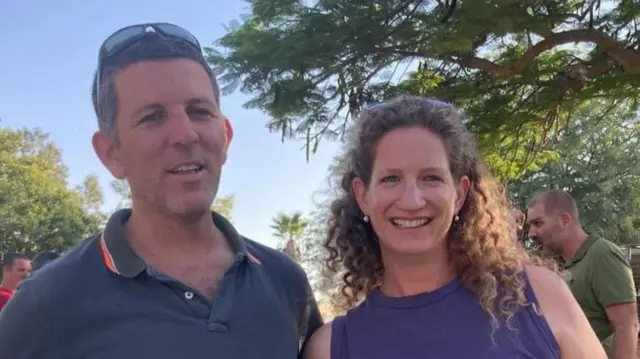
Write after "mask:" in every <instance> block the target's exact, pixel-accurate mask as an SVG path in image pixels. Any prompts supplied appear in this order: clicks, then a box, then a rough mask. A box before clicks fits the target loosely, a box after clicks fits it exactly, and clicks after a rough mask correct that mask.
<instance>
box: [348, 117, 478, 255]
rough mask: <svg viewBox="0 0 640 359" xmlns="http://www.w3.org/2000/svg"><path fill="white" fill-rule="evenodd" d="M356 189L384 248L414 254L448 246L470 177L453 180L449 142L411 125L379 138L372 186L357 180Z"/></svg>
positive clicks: (360, 203)
mask: <svg viewBox="0 0 640 359" xmlns="http://www.w3.org/2000/svg"><path fill="white" fill-rule="evenodd" d="M353 189H354V191H355V194H356V197H357V199H358V203H359V205H360V208H361V209H362V211H363V213H364V214H365V215H367V216H369V218H370V221H371V225H372V226H373V229H374V230H375V232H376V234H377V236H378V239H379V241H380V246H381V249H382V250H383V251H391V252H396V253H399V254H406V255H415V254H422V253H427V252H430V251H432V250H433V249H436V248H439V247H444V246H445V237H446V235H447V233H448V231H449V228H450V227H451V222H452V220H453V217H454V216H455V215H456V214H457V212H458V211H459V209H460V207H462V204H463V202H464V199H465V197H466V193H467V190H468V189H469V179H468V178H467V177H463V178H462V179H460V180H459V181H456V180H454V178H452V175H451V171H450V168H449V159H448V155H447V151H446V149H445V144H444V142H443V141H442V139H441V138H440V137H439V136H438V135H436V134H435V133H433V132H431V131H430V130H428V129H425V128H420V127H408V128H400V129H396V130H393V131H391V132H389V133H387V134H386V135H384V136H383V137H382V138H381V139H380V141H379V143H378V144H377V147H376V150H375V161H374V165H373V171H372V176H371V182H370V184H369V186H368V188H365V186H364V183H363V182H362V181H361V180H360V179H355V180H354V182H353ZM439 249H442V248H439Z"/></svg>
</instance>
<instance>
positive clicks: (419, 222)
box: [392, 219, 429, 228]
mask: <svg viewBox="0 0 640 359" xmlns="http://www.w3.org/2000/svg"><path fill="white" fill-rule="evenodd" d="M392 222H393V224H395V225H396V226H398V227H402V228H416V227H421V226H424V225H425V224H427V223H429V220H428V219H394V220H392Z"/></svg>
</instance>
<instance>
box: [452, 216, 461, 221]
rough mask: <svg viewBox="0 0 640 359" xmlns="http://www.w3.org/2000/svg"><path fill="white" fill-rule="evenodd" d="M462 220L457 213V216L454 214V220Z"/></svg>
mask: <svg viewBox="0 0 640 359" xmlns="http://www.w3.org/2000/svg"><path fill="white" fill-rule="evenodd" d="M459 220H460V217H459V216H458V215H457V214H456V215H455V216H453V221H454V222H458V221H459Z"/></svg>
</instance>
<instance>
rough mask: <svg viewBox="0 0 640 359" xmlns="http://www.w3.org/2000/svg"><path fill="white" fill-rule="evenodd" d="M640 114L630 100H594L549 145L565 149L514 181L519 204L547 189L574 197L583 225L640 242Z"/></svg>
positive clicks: (623, 240)
mask: <svg viewBox="0 0 640 359" xmlns="http://www.w3.org/2000/svg"><path fill="white" fill-rule="evenodd" d="M639 138H640V113H639V112H638V111H637V109H636V108H634V107H633V106H630V104H629V103H628V102H626V103H625V102H622V103H621V104H619V105H610V106H608V107H606V106H604V104H603V103H602V102H600V101H592V102H590V103H589V104H587V105H585V106H584V107H582V108H580V109H579V110H578V111H577V113H576V121H575V124H574V125H573V126H572V127H570V128H568V129H566V130H565V131H563V133H562V137H561V138H559V139H558V140H556V141H554V142H550V143H549V144H548V146H550V147H553V149H554V150H555V151H557V152H558V153H560V154H562V155H561V156H560V157H558V158H557V159H556V160H554V161H551V162H549V163H547V164H545V165H544V166H542V168H541V169H540V170H537V171H529V172H527V173H526V174H525V175H524V176H523V177H522V178H520V179H517V180H512V181H510V183H509V191H510V193H511V196H512V197H513V199H514V200H515V202H516V203H517V204H518V206H519V207H520V208H523V209H524V208H526V206H527V202H528V201H529V200H531V199H532V197H533V196H534V195H535V194H536V193H538V192H540V191H543V190H547V189H563V190H566V191H568V192H569V193H571V195H572V196H573V197H574V198H575V200H576V202H577V204H578V207H579V210H580V217H581V222H582V224H583V226H585V228H586V230H587V231H588V232H590V233H592V234H594V235H600V236H604V237H605V238H607V239H609V240H611V241H614V242H616V243H619V244H640V193H638V188H640V167H639V166H638V163H640V162H639V161H640V143H639V142H638V139H639Z"/></svg>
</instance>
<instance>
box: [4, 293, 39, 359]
mask: <svg viewBox="0 0 640 359" xmlns="http://www.w3.org/2000/svg"><path fill="white" fill-rule="evenodd" d="M25 284H26V283H25ZM48 329H49V328H48V323H46V322H45V321H44V318H43V317H42V314H41V312H40V310H39V308H38V297H37V295H36V294H35V293H33V291H32V290H31V288H30V286H29V285H28V284H27V285H24V286H22V287H21V288H20V289H18V290H17V291H16V293H15V294H14V296H13V298H11V300H10V301H9V302H8V303H7V305H6V306H5V307H4V308H3V309H2V313H1V314H0V358H20V359H36V358H38V359H46V358H47V356H46V352H43V350H42V348H43V347H44V344H45V341H46V340H48V338H49V337H50V336H49V335H48V334H49V330H48Z"/></svg>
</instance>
